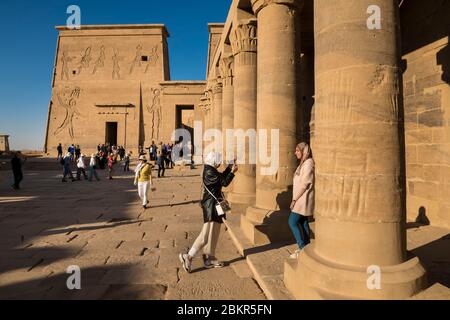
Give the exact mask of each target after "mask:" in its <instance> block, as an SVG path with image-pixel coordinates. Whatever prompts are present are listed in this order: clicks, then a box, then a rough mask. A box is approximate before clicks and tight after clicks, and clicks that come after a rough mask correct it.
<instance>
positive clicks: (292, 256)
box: [289, 249, 301, 259]
mask: <svg viewBox="0 0 450 320" xmlns="http://www.w3.org/2000/svg"><path fill="white" fill-rule="evenodd" d="M300 252H301V250H300V249H297V250H295V252H294V253H293V254H291V255H290V256H289V258H291V259H297V258H298V255H299V254H300Z"/></svg>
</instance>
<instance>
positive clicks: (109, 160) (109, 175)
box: [107, 153, 114, 180]
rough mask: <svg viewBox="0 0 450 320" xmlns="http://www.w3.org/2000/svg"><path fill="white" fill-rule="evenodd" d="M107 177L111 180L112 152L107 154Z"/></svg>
mask: <svg viewBox="0 0 450 320" xmlns="http://www.w3.org/2000/svg"><path fill="white" fill-rule="evenodd" d="M107 161H108V179H109V180H112V178H113V177H112V174H113V168H114V155H113V154H112V153H110V154H109V157H108V160H107Z"/></svg>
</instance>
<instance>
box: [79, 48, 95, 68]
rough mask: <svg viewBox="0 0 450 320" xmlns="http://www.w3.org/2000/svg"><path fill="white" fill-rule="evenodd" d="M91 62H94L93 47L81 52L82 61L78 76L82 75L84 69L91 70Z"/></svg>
mask: <svg viewBox="0 0 450 320" xmlns="http://www.w3.org/2000/svg"><path fill="white" fill-rule="evenodd" d="M91 60H92V57H91V47H87V48H86V50H84V51H82V52H81V59H80V63H79V64H78V73H77V74H81V71H82V70H83V69H87V68H89V64H90V62H91Z"/></svg>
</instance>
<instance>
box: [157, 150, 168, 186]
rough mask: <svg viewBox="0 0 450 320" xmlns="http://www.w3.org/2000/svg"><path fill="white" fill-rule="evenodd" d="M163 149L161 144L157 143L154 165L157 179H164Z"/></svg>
mask: <svg viewBox="0 0 450 320" xmlns="http://www.w3.org/2000/svg"><path fill="white" fill-rule="evenodd" d="M165 159H166V157H165V149H164V148H163V143H162V142H160V143H159V148H158V153H157V158H156V164H157V165H158V178H161V177H164V172H165V171H166V167H165V162H166V160H165Z"/></svg>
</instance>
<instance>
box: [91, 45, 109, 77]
mask: <svg viewBox="0 0 450 320" xmlns="http://www.w3.org/2000/svg"><path fill="white" fill-rule="evenodd" d="M105 58H106V55H105V46H101V47H100V56H99V57H98V59H97V61H95V65H94V70H92V74H95V73H96V72H97V70H98V69H99V68H103V67H104V66H105Z"/></svg>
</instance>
